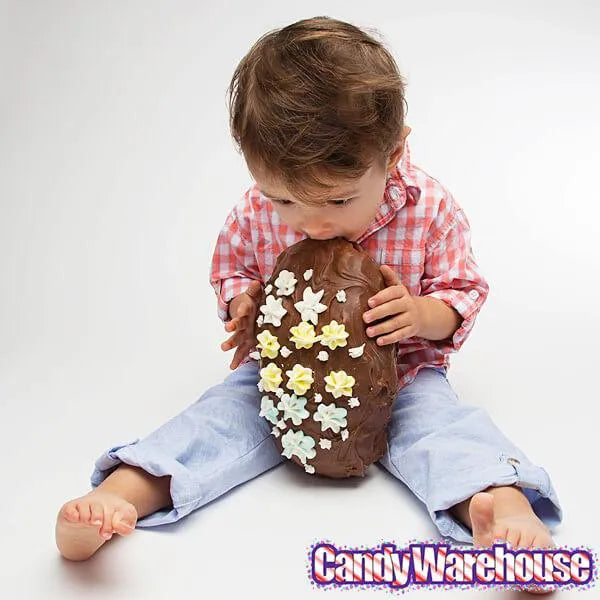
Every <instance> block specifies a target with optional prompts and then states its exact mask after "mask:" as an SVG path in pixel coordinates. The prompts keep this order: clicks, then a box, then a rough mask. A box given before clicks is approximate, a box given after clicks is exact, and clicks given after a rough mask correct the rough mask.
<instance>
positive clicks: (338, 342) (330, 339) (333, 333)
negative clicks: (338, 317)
mask: <svg viewBox="0 0 600 600" xmlns="http://www.w3.org/2000/svg"><path fill="white" fill-rule="evenodd" d="M349 335H350V334H349V333H348V332H347V331H346V326H345V325H344V324H343V323H339V324H338V322H337V321H331V323H329V325H323V329H322V330H321V335H320V338H321V344H323V346H329V349H330V350H335V349H336V348H337V347H338V346H342V347H343V346H345V345H346V344H347V343H348V342H347V341H346V338H347V337H348V336H349Z"/></svg>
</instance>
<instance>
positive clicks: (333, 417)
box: [313, 403, 348, 433]
mask: <svg viewBox="0 0 600 600" xmlns="http://www.w3.org/2000/svg"><path fill="white" fill-rule="evenodd" d="M347 414H348V411H347V410H346V409H345V408H338V407H337V406H336V405H335V404H333V403H331V404H319V406H318V407H317V410H316V411H315V412H314V413H313V419H314V420H315V421H317V422H320V423H321V431H325V430H326V429H331V430H332V431H333V432H334V433H339V432H340V428H341V427H346V425H347V424H348V423H347V421H346V415H347Z"/></svg>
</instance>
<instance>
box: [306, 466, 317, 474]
mask: <svg viewBox="0 0 600 600" xmlns="http://www.w3.org/2000/svg"><path fill="white" fill-rule="evenodd" d="M304 470H305V471H306V472H307V473H310V474H311V475H312V474H313V473H314V472H315V468H314V467H313V465H304Z"/></svg>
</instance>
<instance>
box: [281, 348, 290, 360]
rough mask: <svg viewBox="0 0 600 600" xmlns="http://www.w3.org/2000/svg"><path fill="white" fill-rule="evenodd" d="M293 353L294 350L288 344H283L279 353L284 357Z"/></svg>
mask: <svg viewBox="0 0 600 600" xmlns="http://www.w3.org/2000/svg"><path fill="white" fill-rule="evenodd" d="M291 353H292V351H291V350H290V349H289V348H288V347H287V346H281V349H280V350H279V354H281V356H283V358H287V357H288V356H289V355H290V354H291Z"/></svg>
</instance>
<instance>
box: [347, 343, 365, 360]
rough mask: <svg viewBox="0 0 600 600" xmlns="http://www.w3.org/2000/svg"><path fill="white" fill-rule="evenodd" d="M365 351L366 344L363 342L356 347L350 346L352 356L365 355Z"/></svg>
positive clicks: (349, 350)
mask: <svg viewBox="0 0 600 600" xmlns="http://www.w3.org/2000/svg"><path fill="white" fill-rule="evenodd" d="M364 351H365V345H364V344H361V345H360V346H356V348H349V349H348V354H349V355H350V357H351V358H358V357H359V356H362V355H363V352H364Z"/></svg>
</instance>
